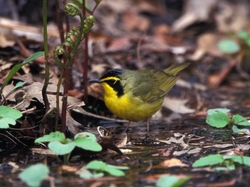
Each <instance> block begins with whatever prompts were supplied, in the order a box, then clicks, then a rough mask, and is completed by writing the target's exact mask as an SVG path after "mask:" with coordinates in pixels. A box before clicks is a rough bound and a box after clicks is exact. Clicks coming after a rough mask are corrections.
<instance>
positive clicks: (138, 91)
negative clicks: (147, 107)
mask: <svg viewBox="0 0 250 187" xmlns="http://www.w3.org/2000/svg"><path fill="white" fill-rule="evenodd" d="M138 73H139V74H140V76H138V77H140V80H138V79H137V80H136V81H135V84H134V85H135V86H134V88H133V95H134V96H135V97H139V98H141V100H143V101H145V102H154V101H155V100H157V99H158V98H160V97H163V96H164V95H165V94H166V93H167V92H168V91H169V90H170V89H171V88H172V87H173V86H174V85H175V83H176V80H177V77H176V76H173V75H169V74H166V73H165V72H163V71H158V70H155V69H152V70H146V71H145V70H144V71H139V72H138Z"/></svg>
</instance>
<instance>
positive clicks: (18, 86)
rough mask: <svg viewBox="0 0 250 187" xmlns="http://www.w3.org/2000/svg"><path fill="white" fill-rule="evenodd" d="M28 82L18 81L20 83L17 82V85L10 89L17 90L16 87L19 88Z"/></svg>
mask: <svg viewBox="0 0 250 187" xmlns="http://www.w3.org/2000/svg"><path fill="white" fill-rule="evenodd" d="M26 83H27V82H18V83H16V85H15V86H14V88H12V89H11V90H10V92H12V91H13V90H15V89H17V88H21V87H23V85H25V84H26Z"/></svg>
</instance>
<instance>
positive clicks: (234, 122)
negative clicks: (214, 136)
mask: <svg viewBox="0 0 250 187" xmlns="http://www.w3.org/2000/svg"><path fill="white" fill-rule="evenodd" d="M229 112H230V110H228V109H224V108H215V109H210V110H208V111H207V114H208V116H207V119H206V123H207V124H209V125H210V126H212V127H216V128H224V127H226V126H228V127H229V128H231V129H232V130H233V132H235V133H238V132H242V131H245V130H244V129H240V130H239V129H238V126H241V127H248V126H250V122H248V121H247V119H246V118H244V117H243V116H241V115H239V114H236V115H233V116H232V117H230V116H229V115H228V113H229Z"/></svg>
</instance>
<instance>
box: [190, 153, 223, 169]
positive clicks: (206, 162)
mask: <svg viewBox="0 0 250 187" xmlns="http://www.w3.org/2000/svg"><path fill="white" fill-rule="evenodd" d="M223 162H224V158H223V156H222V155H220V154H214V155H208V156H205V157H202V158H199V159H198V160H196V161H195V162H194V163H193V165H192V167H203V166H212V165H216V164H221V163H223Z"/></svg>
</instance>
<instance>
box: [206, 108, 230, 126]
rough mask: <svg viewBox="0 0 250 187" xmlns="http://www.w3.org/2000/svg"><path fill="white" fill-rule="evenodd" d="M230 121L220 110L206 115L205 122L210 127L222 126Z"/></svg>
mask: <svg viewBox="0 0 250 187" xmlns="http://www.w3.org/2000/svg"><path fill="white" fill-rule="evenodd" d="M229 122H230V118H229V117H228V115H227V114H225V113H222V112H217V113H213V114H211V115H209V116H207V119H206V123H207V124H209V125H210V126H212V127H216V128H223V127H225V126H226V125H227V124H228V123H229Z"/></svg>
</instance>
